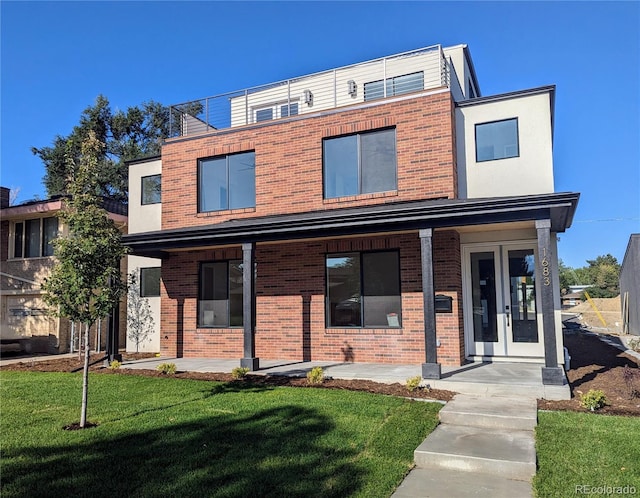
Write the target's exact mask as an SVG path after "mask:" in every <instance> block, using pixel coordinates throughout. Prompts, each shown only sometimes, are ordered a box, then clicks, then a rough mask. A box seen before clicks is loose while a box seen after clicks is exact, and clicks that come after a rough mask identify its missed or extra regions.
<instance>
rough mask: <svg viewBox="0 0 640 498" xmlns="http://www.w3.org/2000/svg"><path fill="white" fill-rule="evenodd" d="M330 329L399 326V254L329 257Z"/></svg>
mask: <svg viewBox="0 0 640 498" xmlns="http://www.w3.org/2000/svg"><path fill="white" fill-rule="evenodd" d="M326 265H327V266H326V268H327V308H326V313H327V326H328V327H400V326H401V323H402V320H401V297H400V257H399V254H398V252H397V251H386V252H366V253H345V254H330V255H327V263H326Z"/></svg>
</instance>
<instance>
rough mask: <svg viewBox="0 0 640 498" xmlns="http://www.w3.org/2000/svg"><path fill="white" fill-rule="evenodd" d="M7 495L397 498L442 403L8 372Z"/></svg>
mask: <svg viewBox="0 0 640 498" xmlns="http://www.w3.org/2000/svg"><path fill="white" fill-rule="evenodd" d="M0 393H1V398H0V400H1V405H0V410H1V411H0V429H1V438H0V445H1V450H2V455H1V462H0V463H1V467H0V472H1V474H0V483H1V485H0V486H1V487H0V494H1V495H2V497H3V498H9V497H15V496H25V497H26V496H28V497H37V496H47V497H49V496H73V497H76V496H87V497H100V496H109V497H116V496H136V497H145V496H152V497H167V496H180V497H185V496H198V497H209V496H211V497H247V496H273V497H286V496H292V497H293V496H300V497H303V496H304V497H310V496H322V497H343V496H364V497H367V498H368V497H376V496H381V497H386V496H389V495H390V494H391V492H392V491H393V489H394V488H395V486H397V485H398V484H399V483H400V482H401V480H402V478H403V476H404V475H405V473H406V472H407V471H408V469H409V468H410V466H411V462H412V460H413V450H414V449H415V448H416V447H417V446H418V445H419V444H420V442H421V441H422V440H423V439H424V437H425V436H426V435H427V434H428V433H429V432H430V431H432V430H433V428H434V427H435V426H436V424H437V411H438V410H439V408H440V406H441V405H439V404H436V403H422V402H412V401H408V400H403V399H397V398H392V397H387V396H376V395H372V394H367V393H359V392H350V391H338V390H328V389H310V388H304V389H303V388H287V387H280V388H265V387H251V386H244V385H242V384H235V383H230V384H224V383H212V382H204V381H191V380H182V379H174V378H149V377H142V376H132V375H101V374H91V378H90V384H89V410H88V419H89V421H91V422H97V423H98V424H99V425H98V426H97V427H95V428H92V429H85V430H80V431H65V430H63V429H62V428H63V426H65V425H67V424H70V423H72V422H77V421H78V420H79V412H80V397H81V377H80V374H65V373H35V372H26V373H25V372H10V371H5V372H0Z"/></svg>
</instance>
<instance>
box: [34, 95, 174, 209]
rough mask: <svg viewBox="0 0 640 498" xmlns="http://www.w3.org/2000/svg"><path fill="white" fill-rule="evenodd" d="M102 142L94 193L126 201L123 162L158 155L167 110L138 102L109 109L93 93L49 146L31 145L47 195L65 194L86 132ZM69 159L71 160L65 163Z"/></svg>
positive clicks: (166, 125)
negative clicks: (68, 130)
mask: <svg viewBox="0 0 640 498" xmlns="http://www.w3.org/2000/svg"><path fill="white" fill-rule="evenodd" d="M90 133H93V135H94V136H95V138H96V140H98V141H99V142H101V143H103V144H105V147H104V148H103V149H102V150H101V151H100V153H99V155H98V156H97V161H98V168H97V171H96V179H95V186H94V187H93V188H95V190H96V193H97V194H99V195H102V196H105V197H109V198H112V199H115V200H119V201H124V202H126V200H127V193H128V188H127V179H128V171H127V168H126V166H125V162H126V161H130V160H133V159H139V158H141V157H146V156H152V155H157V154H159V153H160V143H161V141H162V139H164V138H166V137H167V136H169V108H168V107H165V106H163V105H162V104H159V103H157V102H153V101H149V102H144V103H142V104H141V105H140V106H134V107H129V108H128V109H127V110H126V111H116V112H113V111H112V110H111V106H110V104H109V100H108V99H107V98H106V97H104V96H102V95H99V96H98V97H97V98H96V101H95V104H94V105H92V106H89V107H87V108H86V109H85V110H84V111H83V112H82V114H81V115H80V122H79V123H78V125H76V126H75V127H74V128H73V130H72V131H71V133H70V134H69V135H68V136H62V135H58V136H56V137H55V138H54V139H53V144H52V145H51V146H50V147H42V148H37V147H32V148H31V151H32V152H33V153H34V154H35V155H36V156H38V157H39V158H40V159H41V160H42V162H43V163H44V166H45V169H46V172H45V176H44V179H43V183H44V186H45V188H46V190H47V195H48V196H49V197H52V196H55V195H63V194H69V192H68V191H67V185H68V182H67V180H68V178H69V177H71V176H74V173H75V171H73V168H76V167H77V165H78V164H79V158H80V155H81V149H82V144H83V142H84V141H85V140H87V138H88V137H89V134H90ZM68 156H70V157H71V159H73V160H72V161H68V160H67V157H68Z"/></svg>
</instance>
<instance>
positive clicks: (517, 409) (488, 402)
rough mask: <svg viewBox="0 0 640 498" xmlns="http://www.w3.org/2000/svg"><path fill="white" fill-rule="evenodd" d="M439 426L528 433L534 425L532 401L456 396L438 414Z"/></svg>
mask: <svg viewBox="0 0 640 498" xmlns="http://www.w3.org/2000/svg"><path fill="white" fill-rule="evenodd" d="M440 421H441V422H442V423H443V424H453V425H464V426H467V427H486V428H489V429H514V430H524V431H532V430H533V429H534V428H535V427H536V425H537V423H538V409H537V403H536V400H535V399H526V398H499V397H480V396H469V395H464V394H458V395H456V397H455V398H454V399H453V400H452V401H449V402H448V403H447V404H446V405H445V406H444V407H443V408H442V410H440Z"/></svg>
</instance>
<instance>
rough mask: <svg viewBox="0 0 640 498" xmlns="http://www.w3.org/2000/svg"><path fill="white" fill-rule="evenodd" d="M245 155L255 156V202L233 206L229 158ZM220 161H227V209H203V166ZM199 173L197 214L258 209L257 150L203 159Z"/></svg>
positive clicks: (198, 165)
mask: <svg viewBox="0 0 640 498" xmlns="http://www.w3.org/2000/svg"><path fill="white" fill-rule="evenodd" d="M244 154H247V155H248V154H253V192H252V198H253V202H252V203H251V204H250V205H247V206H233V207H232V206H231V202H230V200H231V188H230V186H231V176H230V161H229V158H231V157H234V156H240V155H244ZM219 159H224V160H225V167H226V169H225V175H226V207H223V208H217V209H203V205H202V203H203V196H202V191H203V188H202V187H203V185H202V168H203V164H204V163H206V162H207V161H215V160H219ZM197 170H198V171H197V172H198V196H197V197H198V200H197V202H198V206H197V208H198V209H197V212H198V213H216V212H221V211H232V210H234V209H255V207H256V151H255V150H247V151H242V152H234V153H232V154H222V155H218V156H211V157H203V158H200V159H198V161H197Z"/></svg>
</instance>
